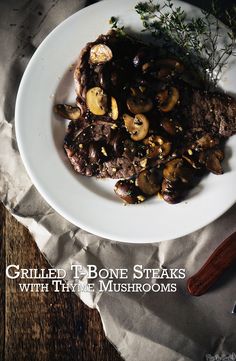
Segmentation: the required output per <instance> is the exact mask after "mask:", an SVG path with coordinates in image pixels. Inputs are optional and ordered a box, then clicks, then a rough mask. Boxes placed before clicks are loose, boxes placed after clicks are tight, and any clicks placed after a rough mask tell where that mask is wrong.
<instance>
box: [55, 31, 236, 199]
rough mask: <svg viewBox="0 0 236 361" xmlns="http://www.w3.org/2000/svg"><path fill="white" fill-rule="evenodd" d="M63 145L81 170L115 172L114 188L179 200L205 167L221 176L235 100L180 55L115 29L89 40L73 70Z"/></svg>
mask: <svg viewBox="0 0 236 361" xmlns="http://www.w3.org/2000/svg"><path fill="white" fill-rule="evenodd" d="M74 79H75V87H76V93H77V100H76V103H77V104H76V106H70V105H66V104H58V105H56V107H55V110H56V112H57V113H58V114H60V115H61V116H63V117H64V118H67V119H71V122H70V124H69V126H68V131H67V134H66V136H65V142H64V148H65V150H66V153H67V156H68V158H69V160H70V162H71V164H72V166H73V167H74V169H75V171H76V172H78V173H80V174H82V175H85V176H96V177H98V178H105V177H110V178H117V179H119V180H118V182H117V183H116V186H115V192H116V194H117V195H118V196H119V197H120V198H121V199H122V200H124V201H125V202H127V203H140V202H142V201H144V200H145V199H147V198H149V197H151V196H153V195H155V194H158V193H159V194H160V195H161V196H162V197H163V199H164V200H165V201H167V202H169V203H177V202H180V201H181V200H182V199H183V198H184V197H185V195H186V194H187V192H188V191H189V189H191V188H192V187H193V186H194V185H195V184H196V183H197V182H198V181H199V180H200V178H201V177H202V176H203V175H204V174H206V172H212V173H215V174H222V173H223V169H222V165H221V161H222V160H223V158H224V143H225V140H226V139H227V138H228V137H230V136H231V135H233V134H234V133H235V132H236V121H235V120H236V101H235V100H234V99H233V98H231V97H229V96H227V95H224V94H219V93H217V92H215V93H214V92H208V91H206V90H204V87H203V86H202V82H200V81H197V79H196V78H194V77H193V76H192V74H191V72H190V71H189V70H188V69H187V68H186V67H185V65H184V64H182V63H181V62H180V61H179V60H178V59H174V58H172V57H169V56H168V55H163V52H161V51H159V49H158V48H156V47H155V46H150V45H149V46H146V45H144V44H143V43H141V42H139V41H137V40H134V39H133V38H131V37H129V36H125V35H121V34H120V33H119V32H117V31H115V30H112V31H110V32H109V33H108V34H107V35H101V36H99V37H98V39H97V40H96V41H94V42H91V43H88V44H87V45H86V46H85V48H84V49H83V50H82V52H81V54H80V58H79V61H78V63H77V65H76V69H75V72H74Z"/></svg>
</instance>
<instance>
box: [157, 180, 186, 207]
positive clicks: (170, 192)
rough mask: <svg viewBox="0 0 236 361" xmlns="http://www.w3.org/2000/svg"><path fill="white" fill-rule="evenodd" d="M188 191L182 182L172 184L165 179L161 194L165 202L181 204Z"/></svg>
mask: <svg viewBox="0 0 236 361" xmlns="http://www.w3.org/2000/svg"><path fill="white" fill-rule="evenodd" d="M186 191H187V187H186V185H184V184H183V183H182V182H181V181H179V180H178V181H174V182H172V181H170V180H168V179H166V178H164V179H163V182H162V186H161V194H162V197H163V199H164V201H165V202H167V203H170V204H176V203H179V202H180V201H181V200H182V199H183V198H184V196H185V194H186Z"/></svg>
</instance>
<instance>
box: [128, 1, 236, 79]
mask: <svg viewBox="0 0 236 361" xmlns="http://www.w3.org/2000/svg"><path fill="white" fill-rule="evenodd" d="M135 10H136V12H137V13H138V14H139V16H140V19H141V21H142V23H143V27H144V29H143V31H148V32H150V33H151V35H152V36H153V37H154V38H155V39H156V40H157V41H158V42H159V44H160V45H161V46H163V47H167V48H168V51H169V52H171V53H173V54H177V55H178V57H179V58H180V59H182V60H183V61H184V62H186V63H187V64H189V65H190V66H192V67H194V68H195V69H196V71H198V72H199V73H200V74H202V76H203V77H204V79H205V80H206V81H208V82H211V83H213V85H217V83H218V81H219V79H220V76H221V74H222V71H223V69H224V67H225V66H226V64H227V61H228V59H229V57H230V56H231V55H236V52H235V45H236V36H235V34H236V31H235V30H236V16H235V15H236V7H234V8H233V9H232V11H231V12H229V11H226V12H225V13H224V14H222V13H221V12H220V9H219V8H218V6H217V3H216V2H213V3H212V8H211V11H205V10H202V11H201V12H202V16H199V17H196V18H189V17H188V14H187V13H186V12H185V11H184V10H183V9H182V8H181V7H175V6H174V4H173V2H172V0H166V1H165V3H164V5H162V6H161V5H160V4H158V3H156V2H155V3H154V1H153V0H148V1H146V2H140V3H138V4H137V5H136V7H135ZM220 20H225V21H226V22H227V24H228V25H229V26H230V28H229V29H228V31H227V34H225V33H223V32H222V28H221V26H220Z"/></svg>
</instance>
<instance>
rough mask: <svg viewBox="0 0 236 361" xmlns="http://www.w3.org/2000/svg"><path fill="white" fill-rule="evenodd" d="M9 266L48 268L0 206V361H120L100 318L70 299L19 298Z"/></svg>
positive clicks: (43, 295) (48, 296) (31, 294)
mask: <svg viewBox="0 0 236 361" xmlns="http://www.w3.org/2000/svg"><path fill="white" fill-rule="evenodd" d="M9 264H19V265H20V267H22V268H47V267H50V266H49V264H48V263H47V261H46V260H45V259H44V257H43V256H42V254H41V253H40V251H39V250H38V248H37V246H36V243H35V242H34V240H33V238H32V237H31V235H30V234H29V232H28V231H27V229H26V228H24V227H23V226H22V225H21V224H20V223H18V222H17V221H16V220H15V219H14V218H13V217H12V216H11V215H10V213H9V212H8V211H6V210H5V208H4V206H3V205H2V204H1V205H0V361H16V360H17V361H28V360H29V361H67V360H68V361H75V360H80V361H108V360H109V361H121V360H122V358H121V357H120V356H119V355H118V352H117V351H116V350H115V349H114V347H113V346H112V345H111V344H110V343H109V342H108V341H107V339H106V338H105V335H104V332H103V329H102V324H101V320H100V316H99V314H98V312H97V311H96V310H91V309H89V308H88V307H87V306H85V305H84V304H83V303H82V302H81V301H80V300H79V298H78V297H77V296H76V295H75V294H73V293H71V292H69V293H55V292H53V291H50V292H48V293H37V292H21V291H20V290H19V280H11V279H8V278H6V277H5V268H6V265H9Z"/></svg>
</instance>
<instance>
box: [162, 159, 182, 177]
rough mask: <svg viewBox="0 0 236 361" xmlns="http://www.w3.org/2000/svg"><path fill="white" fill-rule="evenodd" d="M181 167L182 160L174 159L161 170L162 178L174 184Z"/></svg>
mask: <svg viewBox="0 0 236 361" xmlns="http://www.w3.org/2000/svg"><path fill="white" fill-rule="evenodd" d="M182 166H183V159H182V158H175V159H172V160H171V161H169V162H168V163H166V166H165V168H164V170H163V177H164V178H166V179H168V180H169V181H171V182H174V181H176V180H177V179H178V174H179V171H180V169H181V168H182Z"/></svg>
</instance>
